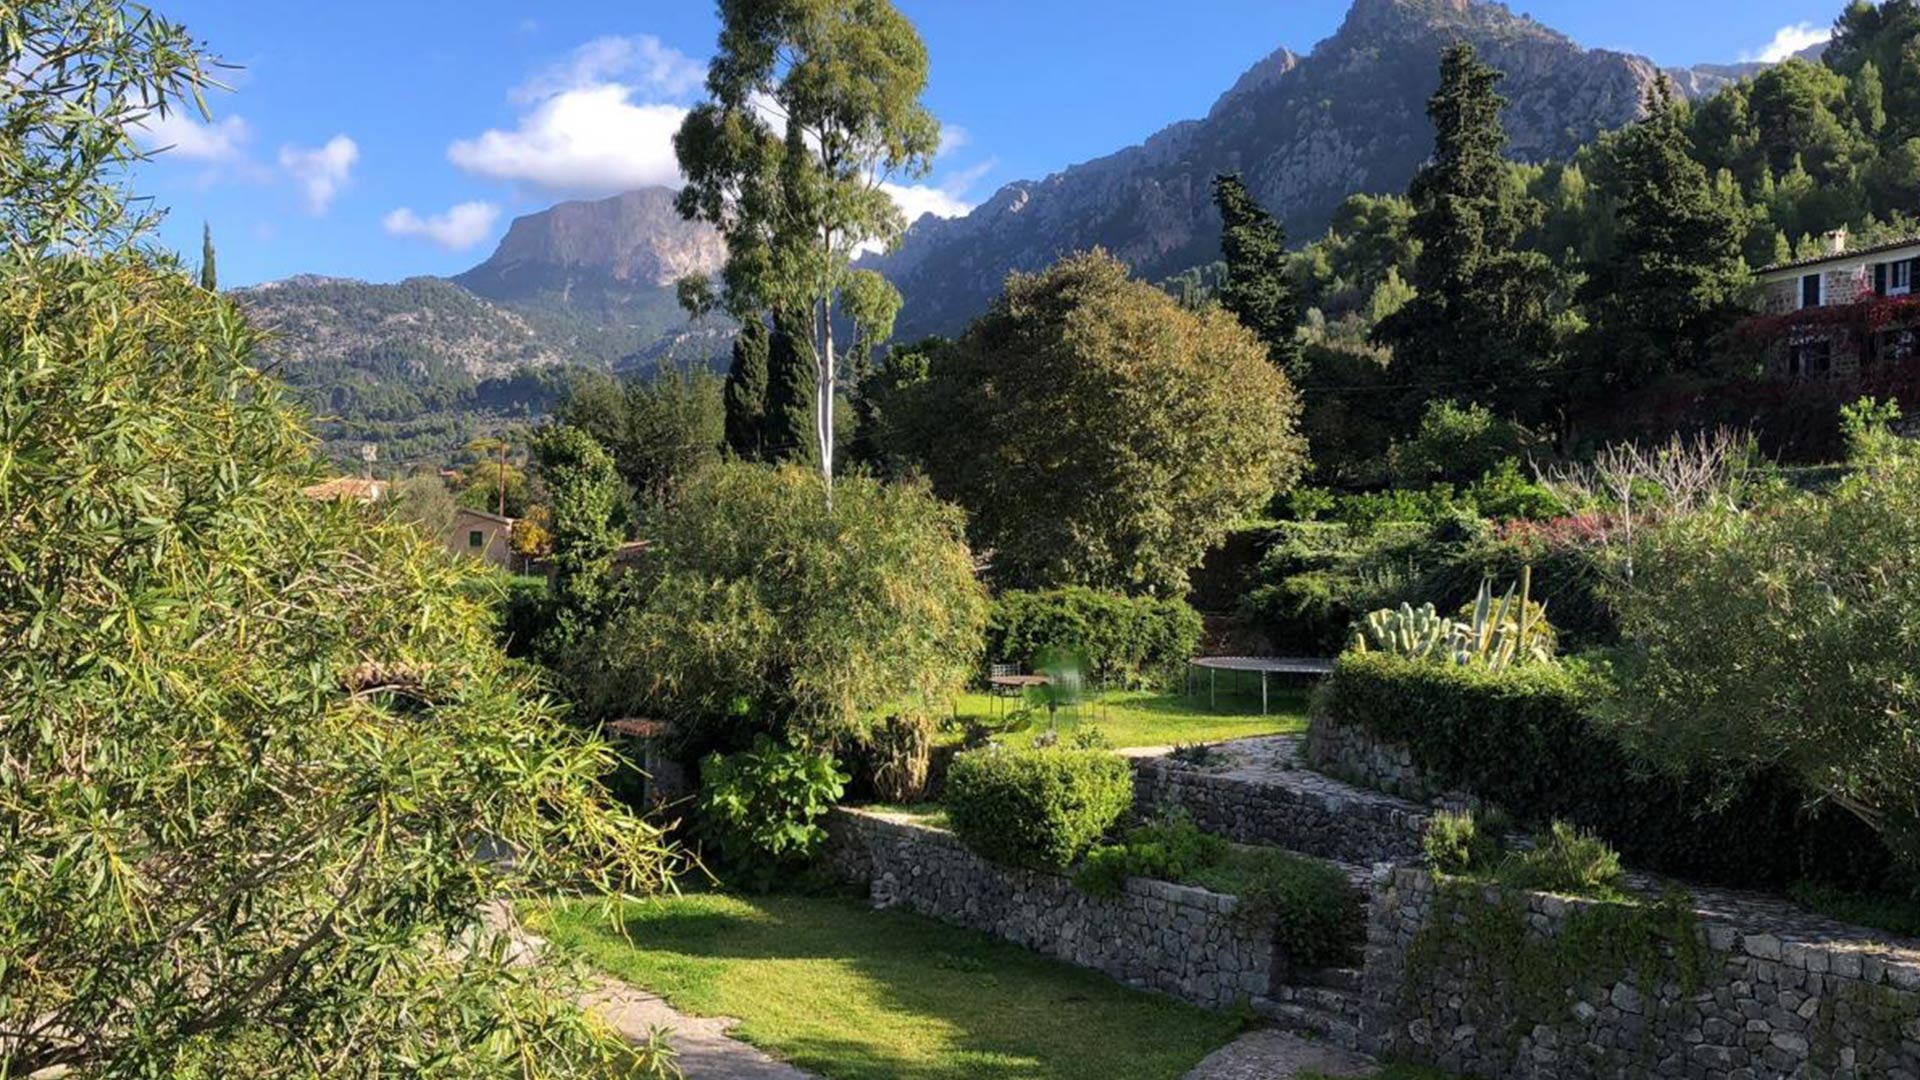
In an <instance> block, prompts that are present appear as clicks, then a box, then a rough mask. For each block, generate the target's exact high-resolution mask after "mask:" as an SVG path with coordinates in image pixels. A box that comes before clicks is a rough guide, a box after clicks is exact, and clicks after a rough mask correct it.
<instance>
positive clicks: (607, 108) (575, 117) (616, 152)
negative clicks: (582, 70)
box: [447, 83, 687, 195]
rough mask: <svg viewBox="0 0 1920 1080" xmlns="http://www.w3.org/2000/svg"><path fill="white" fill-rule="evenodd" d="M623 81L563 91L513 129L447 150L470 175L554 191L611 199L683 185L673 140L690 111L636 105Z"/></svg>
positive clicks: (492, 132)
mask: <svg viewBox="0 0 1920 1080" xmlns="http://www.w3.org/2000/svg"><path fill="white" fill-rule="evenodd" d="M634 92H635V88H634V87H631V86H627V85H624V84H621V83H604V84H601V85H597V86H587V87H579V88H576V89H572V90H563V91H561V92H559V93H557V94H554V95H553V96H551V97H549V98H547V99H546V100H544V101H542V102H540V104H539V105H537V106H535V107H534V109H533V110H532V111H531V112H529V113H527V114H526V115H525V116H522V117H521V118H520V123H519V126H518V127H516V128H514V129H513V130H511V131H502V130H499V129H494V130H490V131H484V132H482V133H480V134H479V135H478V136H476V137H474V138H471V139H459V140H456V141H455V142H454V143H453V144H452V145H451V146H449V147H447V160H449V161H451V162H453V163H454V164H455V165H457V166H459V167H460V168H462V169H465V170H466V171H467V172H470V173H474V174H477V175H480V176H486V177H491V178H493V179H496V180H513V181H521V182H525V183H530V184H533V185H535V186H537V187H541V188H545V189H547V190H548V191H553V192H560V193H566V194H577V195H611V194H616V193H618V192H622V191H630V190H632V189H634V188H638V187H647V186H650V185H654V184H669V185H677V184H679V183H680V163H679V162H678V161H677V160H676V159H675V158H674V155H673V135H674V132H676V131H678V130H680V121H681V120H683V119H685V117H686V115H687V110H685V109H683V108H681V107H680V106H678V105H667V104H652V105H649V104H636V103H634V101H633V100H632V98H633V95H634Z"/></svg>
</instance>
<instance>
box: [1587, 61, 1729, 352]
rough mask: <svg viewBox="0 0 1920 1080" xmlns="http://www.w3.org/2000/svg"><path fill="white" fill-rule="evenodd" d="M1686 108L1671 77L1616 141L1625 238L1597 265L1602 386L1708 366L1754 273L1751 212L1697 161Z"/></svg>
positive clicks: (1594, 282)
mask: <svg viewBox="0 0 1920 1080" xmlns="http://www.w3.org/2000/svg"><path fill="white" fill-rule="evenodd" d="M1685 123H1686V121H1685V110H1684V109H1682V107H1681V106H1680V105H1679V104H1678V103H1677V102H1676V101H1675V100H1674V97H1673V87H1672V85H1671V84H1669V83H1668V82H1667V80H1666V79H1665V78H1662V79H1661V80H1660V82H1659V83H1658V84H1657V85H1656V86H1654V87H1652V88H1651V89H1649V90H1648V92H1647V116H1646V118H1645V119H1644V120H1641V121H1639V122H1638V123H1636V124H1634V125H1633V126H1631V127H1629V128H1628V129H1627V130H1626V131H1624V132H1622V133H1621V135H1620V137H1619V139H1618V141H1617V142H1616V143H1615V145H1614V149H1613V160H1614V184H1615V185H1616V187H1617V191H1616V199H1617V205H1618V210H1617V211H1616V219H1617V221H1618V227H1617V237H1616V241H1615V244H1614V251H1613V254H1612V255H1611V257H1609V258H1608V259H1607V261H1606V262H1604V263H1602V264H1600V265H1598V266H1596V267H1594V268H1593V272H1592V275H1591V277H1590V279H1589V288H1588V296H1589V298H1590V300H1591V302H1592V304H1593V308H1592V311H1593V330H1592V333H1591V335H1590V341H1591V343H1592V344H1593V345H1594V346H1595V347H1594V349H1593V367H1594V370H1595V371H1596V373H1597V374H1598V376H1599V377H1600V380H1601V381H1602V382H1605V383H1609V384H1612V385H1616V386H1632V385H1639V384H1643V383H1646V382H1648V381H1650V380H1652V379H1655V378H1658V377H1659V376H1661V375H1664V374H1667V373H1668V372H1671V371H1675V370H1690V369H1697V368H1699V367H1702V366H1703V365H1704V363H1705V361H1706V359H1707V353H1708V349H1707V343H1708V339H1709V338H1711V337H1712V336H1713V335H1714V334H1715V333H1716V332H1717V331H1718V330H1720V329H1722V328H1723V327H1724V325H1725V322H1726V320H1727V319H1728V318H1729V317H1730V316H1731V314H1732V313H1733V311H1734V302H1735V291H1736V290H1737V289H1738V287H1739V284H1740V281H1741V278H1742V277H1743V275H1744V274H1745V270H1746V267H1745V263H1744V261H1743V260H1742V259H1741V255H1740V248H1741V238H1742V237H1743V235H1744V234H1745V229H1746V221H1745V217H1746V215H1745V211H1744V207H1743V206H1741V205H1740V204H1739V202H1738V201H1737V199H1738V196H1737V195H1730V193H1728V192H1727V191H1725V190H1724V189H1721V188H1719V187H1717V186H1716V185H1715V183H1714V181H1713V179H1712V178H1711V177H1709V176H1708V175H1707V170H1706V168H1705V167H1704V166H1702V165H1701V164H1700V163H1699V162H1698V161H1697V160H1695V159H1694V156H1693V140H1692V139H1691V138H1689V137H1688V135H1687V131H1686V127H1685Z"/></svg>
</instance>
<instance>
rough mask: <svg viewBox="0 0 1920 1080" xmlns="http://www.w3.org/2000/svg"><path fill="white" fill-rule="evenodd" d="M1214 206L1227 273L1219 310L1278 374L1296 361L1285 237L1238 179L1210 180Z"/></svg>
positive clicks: (1296, 306)
mask: <svg viewBox="0 0 1920 1080" xmlns="http://www.w3.org/2000/svg"><path fill="white" fill-rule="evenodd" d="M1213 202H1214V205H1215V206H1216V207H1218V208H1219V210H1220V252H1221V255H1222V256H1223V257H1224V258H1225V259H1226V263H1227V272H1226V277H1225V280H1224V281H1222V282H1221V284H1220V304H1221V306H1223V307H1225V308H1226V309H1227V310H1228V311H1231V312H1233V314H1234V315H1235V316H1236V317H1237V318H1238V319H1239V320H1240V325H1242V326H1244V327H1246V328H1247V329H1249V330H1251V331H1253V332H1254V334H1256V335H1257V336H1258V337H1259V338H1260V340H1261V341H1264V342H1266V344H1267V355H1268V357H1269V358H1271V359H1272V360H1273V362H1274V364H1275V365H1276V366H1278V367H1280V368H1282V369H1287V370H1291V369H1292V368H1293V367H1295V366H1296V365H1297V364H1298V362H1299V360H1300V341H1299V339H1298V338H1297V337H1296V336H1295V333H1294V332H1295V330H1296V329H1297V328H1298V327H1299V325H1300V303H1299V301H1298V300H1297V299H1296V298H1295V296H1294V292H1293V278H1292V276H1291V274H1290V273H1289V272H1288V267H1287V234H1286V231H1285V230H1284V229H1282V228H1281V226H1280V223H1279V222H1278V221H1276V220H1274V217H1273V215H1272V214H1269V213H1267V211H1266V209H1265V208H1264V207H1262V206H1261V205H1260V204H1259V203H1258V202H1255V201H1254V198H1253V196H1252V194H1250V193H1249V192H1248V191H1247V186H1246V184H1245V183H1243V182H1242V181H1241V179H1240V176H1239V174H1238V173H1234V174H1230V175H1225V176H1216V177H1214V178H1213Z"/></svg>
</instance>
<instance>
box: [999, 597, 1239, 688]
mask: <svg viewBox="0 0 1920 1080" xmlns="http://www.w3.org/2000/svg"><path fill="white" fill-rule="evenodd" d="M1201 630H1202V626H1201V622H1200V613H1199V612H1197V611H1195V610H1193V608H1192V607H1190V606H1188V605H1187V604H1186V602H1185V601H1182V600H1167V599H1159V598H1156V597H1151V596H1121V595H1118V594H1115V593H1104V592H1099V591H1096V590H1094V589H1088V588H1082V587H1079V586H1074V587H1069V588H1063V589H1049V590H1046V591H1041V592H1029V591H1023V590H1011V591H1008V592H1004V593H1002V594H1000V598H999V599H998V600H996V601H995V602H994V604H993V610H992V612H991V615H990V617H989V620H988V623H987V655H988V657H989V658H990V659H991V660H994V661H996V662H1007V663H1017V664H1021V665H1025V666H1028V667H1031V666H1032V665H1033V664H1034V663H1036V662H1037V661H1038V660H1039V659H1040V657H1041V655H1042V654H1043V653H1045V652H1047V651H1048V650H1051V649H1067V650H1072V651H1075V652H1078V653H1080V654H1082V655H1083V656H1084V657H1085V659H1086V661H1087V663H1088V665H1089V666H1090V667H1091V671H1090V672H1089V674H1091V675H1093V676H1094V677H1096V678H1099V679H1102V680H1105V681H1107V682H1119V683H1123V684H1126V685H1132V686H1138V685H1145V684H1148V683H1151V682H1153V681H1155V680H1156V679H1157V678H1158V677H1159V676H1161V675H1162V674H1164V673H1165V672H1166V671H1167V670H1169V669H1170V668H1171V667H1173V666H1175V665H1178V664H1181V663H1184V662H1185V661H1186V660H1188V659H1189V658H1191V657H1192V656H1193V654H1194V651H1195V650H1196V649H1197V648H1199V645H1200V634H1201Z"/></svg>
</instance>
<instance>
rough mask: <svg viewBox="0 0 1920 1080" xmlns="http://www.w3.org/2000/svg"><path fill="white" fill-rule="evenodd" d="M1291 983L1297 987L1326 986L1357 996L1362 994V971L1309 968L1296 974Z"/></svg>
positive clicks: (1355, 969) (1354, 969) (1357, 969)
mask: <svg viewBox="0 0 1920 1080" xmlns="http://www.w3.org/2000/svg"><path fill="white" fill-rule="evenodd" d="M1291 981H1292V982H1293V984H1294V985H1295V986H1325V987H1329V988H1331V989H1334V990H1345V991H1346V992H1348V993H1350V994H1357V993H1359V992H1360V969H1359V968H1307V969H1304V970H1301V971H1296V972H1294V973H1293V979H1292V980H1291Z"/></svg>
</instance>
